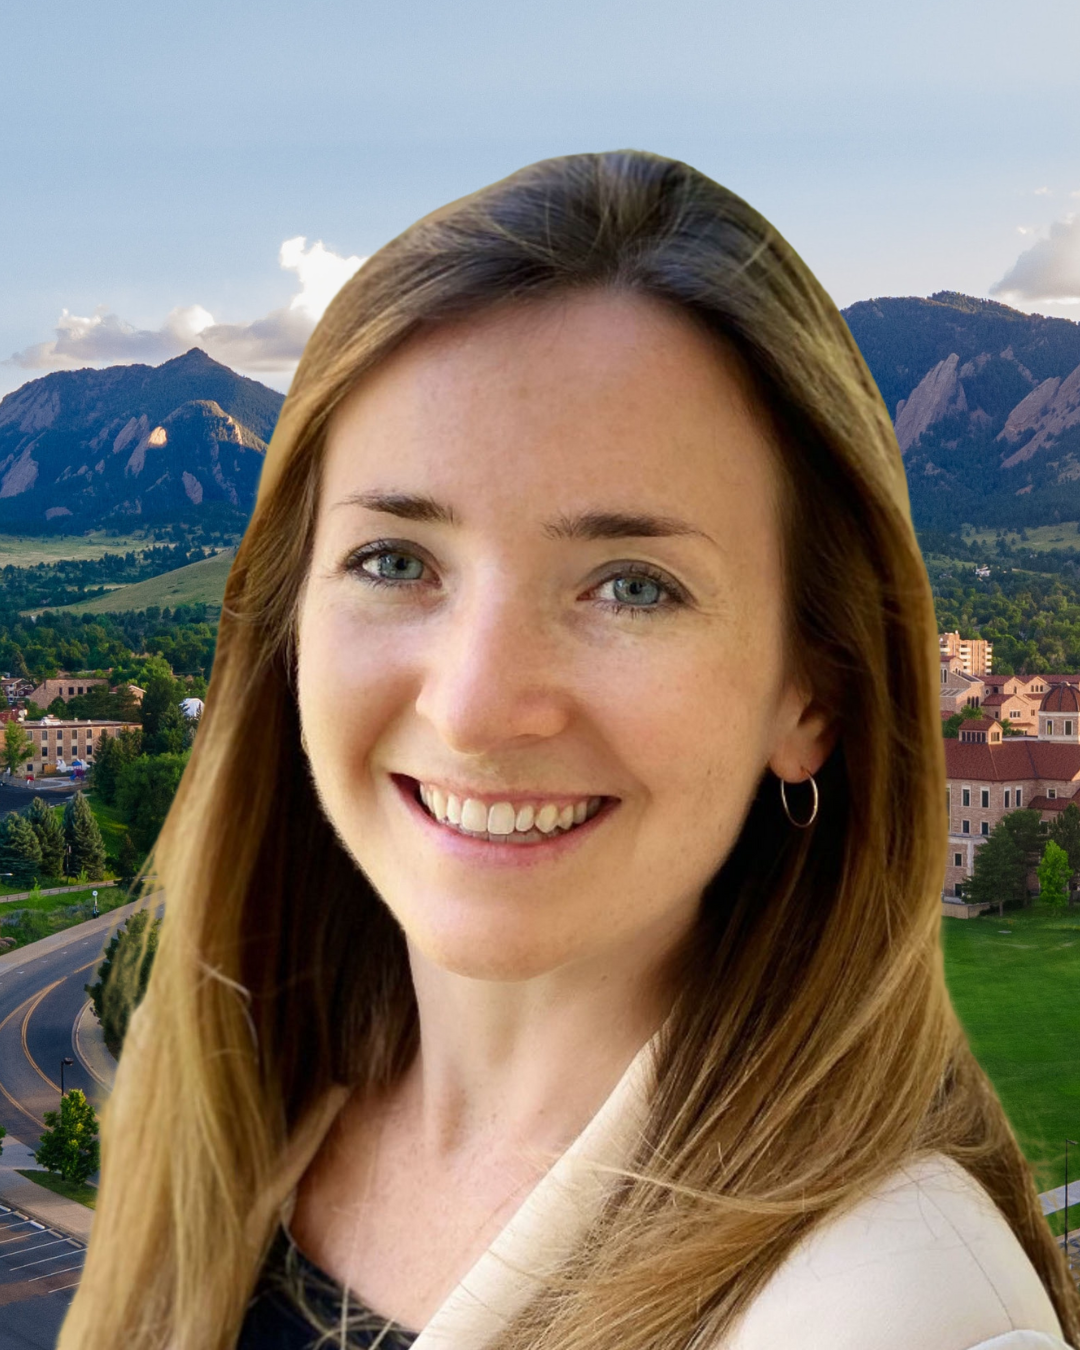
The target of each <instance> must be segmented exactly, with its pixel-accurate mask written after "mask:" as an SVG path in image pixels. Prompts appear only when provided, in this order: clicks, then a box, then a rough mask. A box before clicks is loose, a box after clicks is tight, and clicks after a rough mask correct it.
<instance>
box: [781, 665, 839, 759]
mask: <svg viewBox="0 0 1080 1350" xmlns="http://www.w3.org/2000/svg"><path fill="white" fill-rule="evenodd" d="M776 727H777V735H776V738H775V739H774V741H773V745H772V754H771V755H770V756H769V761H768V764H769V768H770V769H771V770H772V771H773V773H774V774H776V776H777V778H783V779H784V780H785V781H786V782H789V783H801V782H803V781H804V780H805V779H806V778H808V777H809V776H810V775H811V774H815V773H817V771H818V769H820V768H821V766H822V764H824V763H825V761H826V760H827V759H828V758H829V755H830V754H831V753H832V750H833V747H834V746H835V744H836V741H837V738H838V737H839V735H840V724H839V721H838V720H837V719H836V717H835V716H834V715H833V714H831V713H829V712H827V711H826V710H825V709H824V708H822V707H821V706H820V705H819V704H818V703H815V702H814V700H813V695H812V694H808V693H807V692H806V691H805V690H800V689H796V688H794V687H791V688H789V689H788V691H787V693H786V694H785V696H784V699H783V702H782V703H781V708H780V713H779V715H778V717H777V720H776Z"/></svg>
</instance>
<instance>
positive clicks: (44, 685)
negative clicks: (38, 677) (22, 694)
mask: <svg viewBox="0 0 1080 1350" xmlns="http://www.w3.org/2000/svg"><path fill="white" fill-rule="evenodd" d="M99 684H103V685H105V686H106V688H108V684H109V681H108V680H107V679H105V678H104V677H103V676H100V675H65V674H64V672H63V671H61V672H60V674H59V675H57V677H56V678H55V679H54V680H42V682H41V683H40V684H39V685H36V686H35V688H34V689H33V690H32V691H31V693H30V702H31V703H36V704H37V705H38V707H39V708H47V707H48V706H49V704H50V703H51V702H52V701H53V699H54V698H62V699H63V700H64V702H65V703H66V702H67V701H68V699H69V698H75V697H76V696H77V695H79V694H88V693H89V692H90V690H91V689H93V688H94V687H95V686H96V685H99Z"/></svg>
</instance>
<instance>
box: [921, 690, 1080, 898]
mask: <svg viewBox="0 0 1080 1350" xmlns="http://www.w3.org/2000/svg"><path fill="white" fill-rule="evenodd" d="M1017 678H1018V679H1019V678H1021V677H1017ZM1071 678H1072V679H1073V680H1076V679H1077V678H1078V677H1077V676H1073V677H1071ZM1033 681H1034V677H1029V682H1033ZM1040 682H1041V683H1042V685H1043V688H1044V692H1043V694H1042V698H1041V699H1040V701H1039V705H1038V708H1037V710H1036V712H1035V718H1036V722H1037V726H1038V733H1037V734H1036V735H1030V734H1029V735H1020V736H1006V735H1005V734H1004V732H1003V729H1002V726H1001V722H1002V720H1004V719H1003V718H1001V717H1000V716H998V717H995V716H994V715H993V712H992V711H991V710H989V709H988V710H987V711H986V712H985V713H984V714H983V715H982V716H981V717H977V718H969V719H968V720H967V721H964V722H962V723H961V724H960V730H959V733H958V736H957V738H956V739H955V740H953V739H949V738H946V740H945V776H946V788H945V805H946V810H947V811H948V818H949V855H948V859H947V865H946V868H945V885H944V890H943V894H942V899H943V900H944V901H949V900H954V901H955V899H956V888H957V885H962V883H963V882H964V881H965V880H966V878H967V877H969V876H970V875H971V872H972V869H973V866H974V860H975V852H976V850H977V849H978V847H979V844H980V842H981V841H982V840H983V839H985V838H986V837H987V835H989V834H990V833H991V831H992V830H993V829H994V827H995V826H996V825H997V824H998V822H999V821H1000V820H1001V818H1002V817H1003V816H1004V815H1006V814H1007V813H1008V812H1009V811H1016V810H1020V809H1024V808H1026V809H1028V810H1032V811H1038V812H1039V814H1040V816H1041V818H1042V819H1043V820H1046V821H1050V820H1053V819H1054V817H1055V816H1056V815H1058V814H1059V813H1060V812H1061V811H1063V810H1064V809H1065V807H1066V806H1067V805H1068V804H1069V802H1070V801H1071V800H1072V798H1073V796H1074V795H1075V794H1076V793H1077V792H1078V791H1080V687H1078V686H1077V685H1076V684H1070V683H1068V680H1067V679H1066V678H1065V677H1057V678H1055V677H1053V676H1044V677H1041V680H1040ZM1016 692H1017V691H1015V690H1014V691H1012V692H1011V693H1010V695H1008V696H1009V697H1013V696H1015V694H1016ZM1002 708H1007V705H998V709H999V711H1000V710H1001V709H1002ZM1077 805H1078V806H1080V797H1078V798H1077ZM1028 886H1029V888H1030V889H1032V890H1034V889H1036V887H1037V886H1038V878H1037V876H1036V874H1035V870H1034V868H1033V869H1032V871H1031V872H1030V873H1029V876H1028ZM961 910H964V911H965V914H966V912H967V907H966V906H964V905H957V912H960V911H961Z"/></svg>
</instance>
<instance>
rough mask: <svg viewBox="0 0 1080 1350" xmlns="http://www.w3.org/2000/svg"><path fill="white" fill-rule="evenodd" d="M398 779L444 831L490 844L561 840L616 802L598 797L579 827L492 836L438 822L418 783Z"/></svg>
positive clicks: (447, 821)
mask: <svg viewBox="0 0 1080 1350" xmlns="http://www.w3.org/2000/svg"><path fill="white" fill-rule="evenodd" d="M399 777H400V781H401V782H402V783H403V785H405V786H406V787H407V789H408V791H409V793H410V795H411V796H412V799H413V801H415V802H416V804H417V806H419V808H420V810H421V811H423V813H424V814H425V815H426V816H427V818H428V819H429V820H431V821H433V822H434V823H435V824H436V825H439V826H441V827H442V828H443V829H445V830H452V831H453V833H454V834H463V835H465V836H466V837H467V838H469V839H482V840H484V841H486V842H487V843H490V844H550V843H551V842H552V841H554V840H556V839H561V838H562V837H563V835H566V834H572V833H573V831H574V830H579V829H581V827H582V826H583V825H587V824H588V823H589V822H590V821H591V820H593V819H595V818H596V816H598V815H599V814H600V812H601V811H602V810H603V809H604V807H605V806H607V805H608V804H609V803H612V804H613V803H615V802H617V801H618V798H617V797H599V798H598V799H597V805H596V806H595V807H593V808H592V809H591V810H589V811H587V812H586V815H585V819H584V820H583V821H582V822H581V824H580V825H578V824H571V825H569V826H567V827H566V828H565V829H563V828H561V827H560V826H558V825H556V826H555V828H554V829H553V830H550V831H549V832H547V833H545V832H544V831H543V830H538V829H536V828H535V827H534V828H532V829H529V830H525V831H520V830H513V831H511V833H510V834H492V833H491V832H490V831H488V830H467V829H465V827H464V826H463V825H454V824H452V823H451V822H450V821H449V820H440V819H439V817H438V816H436V815H435V814H434V813H433V812H432V811H431V810H430V809H429V807H428V806H427V805H426V804H425V802H424V799H423V797H422V796H421V795H420V784H419V782H417V780H416V779H415V778H405V777H404V776H400V775H399Z"/></svg>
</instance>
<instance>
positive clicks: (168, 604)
mask: <svg viewBox="0 0 1080 1350" xmlns="http://www.w3.org/2000/svg"><path fill="white" fill-rule="evenodd" d="M235 556H236V549H235V548H227V549H224V550H222V552H220V553H218V554H215V556H214V557H213V558H204V559H203V560H202V561H201V562H195V563H189V564H188V565H187V566H186V567H178V568H176V570H175V571H173V572H162V574H161V575H160V576H157V577H149V578H148V579H147V580H146V581H137V582H135V583H133V584H132V585H130V586H118V587H116V589H115V590H112V591H110V592H109V593H108V595H99V596H97V597H95V598H94V599H93V600H81V601H80V602H79V603H78V604H76V605H57V607H56V609H55V610H54V611H53V613H60V614H63V613H70V614H119V613H123V612H124V611H127V610H132V611H134V610H140V609H149V608H150V606H151V605H157V606H158V607H159V608H160V609H165V608H169V609H175V607H176V606H177V605H193V604H198V603H199V602H200V601H201V602H202V603H203V604H207V605H216V606H219V607H220V605H221V602H222V600H223V599H224V598H225V581H226V579H227V578H228V575H229V568H230V567H231V566H232V560H233V558H234V557H235ZM27 612H28V613H35V614H37V613H41V611H40V610H30V611H27Z"/></svg>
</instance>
